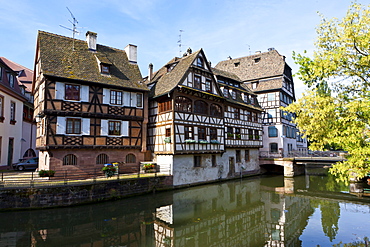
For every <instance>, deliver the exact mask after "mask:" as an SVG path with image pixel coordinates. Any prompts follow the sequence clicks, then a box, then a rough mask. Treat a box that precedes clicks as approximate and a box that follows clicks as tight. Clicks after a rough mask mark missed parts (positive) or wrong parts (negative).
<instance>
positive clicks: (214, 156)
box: [212, 154, 217, 167]
mask: <svg viewBox="0 0 370 247" xmlns="http://www.w3.org/2000/svg"><path fill="white" fill-rule="evenodd" d="M216 162H217V159H216V155H214V154H212V167H216V166H217V163H216Z"/></svg>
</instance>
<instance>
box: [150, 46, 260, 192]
mask: <svg viewBox="0 0 370 247" xmlns="http://www.w3.org/2000/svg"><path fill="white" fill-rule="evenodd" d="M151 66H152V65H150V69H149V70H150V71H149V76H148V78H147V84H148V87H149V88H150V89H151V92H150V97H149V123H148V133H149V134H148V149H149V150H151V151H152V152H153V154H154V160H155V161H156V163H157V164H158V165H159V167H160V169H161V171H162V172H163V171H169V173H170V174H172V175H173V183H174V185H175V186H179V185H185V184H194V183H202V182H207V181H208V182H209V181H214V180H217V179H226V178H232V177H235V176H239V175H240V172H242V167H243V168H245V169H246V170H247V167H250V164H251V162H250V157H251V156H253V157H254V158H253V159H252V160H253V161H252V162H253V163H254V164H253V168H250V169H249V171H252V170H253V171H254V172H257V173H258V172H259V166H258V155H256V150H257V149H258V147H260V146H261V140H260V134H261V133H260V132H261V123H258V116H260V113H261V109H260V108H259V107H258V105H253V104H250V99H251V98H252V99H255V100H256V102H257V99H256V98H255V96H256V95H255V94H253V93H252V92H251V91H250V90H247V89H246V88H244V87H242V86H240V87H238V86H235V87H234V88H235V90H236V91H237V94H238V95H242V94H243V97H244V95H245V97H246V98H248V97H250V99H249V101H248V103H245V102H243V101H241V100H239V98H240V96H239V98H238V99H230V100H228V99H227V98H225V97H224V94H223V92H222V91H221V90H220V86H219V83H218V82H217V80H216V77H215V74H214V73H213V72H212V68H211V67H210V64H209V63H208V62H207V58H206V56H205V54H204V52H203V50H202V49H201V50H198V51H197V52H194V53H192V52H191V50H190V49H189V50H188V52H187V53H186V54H184V56H183V57H182V58H177V57H176V58H174V59H172V60H171V61H169V62H168V63H167V64H166V65H165V66H163V67H162V68H161V69H160V70H158V71H157V72H155V73H153V72H152V67H151ZM223 78H227V77H223ZM230 81H233V82H234V81H235V80H232V79H230ZM238 83H239V84H240V81H239V82H238ZM220 85H221V84H220ZM221 86H222V87H223V89H226V88H229V86H226V85H221ZM234 108H237V109H239V110H240V111H241V112H242V114H244V113H245V114H247V112H250V113H251V114H255V115H253V116H255V118H254V119H255V123H252V121H250V119H247V118H244V115H243V119H239V120H234V119H233V118H234V115H232V114H234V112H233V113H230V112H229V110H230V111H231V109H234ZM246 109H248V110H246ZM244 110H245V111H244ZM257 115H258V116H257ZM247 122H248V123H247ZM229 128H232V129H233V133H234V131H235V132H236V133H238V134H237V135H235V138H228V137H227V136H228V135H227V131H228V129H229ZM249 129H251V130H252V131H254V132H253V139H248V140H245V139H244V138H245V137H247V135H248V134H247V133H249V132H248V131H249ZM238 131H239V132H238ZM255 135H258V140H257V139H255ZM242 137H243V140H242ZM249 148H251V150H253V151H252V152H249V151H250V149H249ZM242 150H243V154H241V152H242ZM247 156H248V157H247ZM241 157H243V161H242V160H241ZM256 159H257V160H256Z"/></svg>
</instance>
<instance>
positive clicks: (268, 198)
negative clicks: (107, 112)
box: [0, 176, 314, 247]
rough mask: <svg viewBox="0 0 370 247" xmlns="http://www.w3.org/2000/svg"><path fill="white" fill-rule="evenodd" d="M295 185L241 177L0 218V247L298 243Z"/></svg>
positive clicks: (303, 210)
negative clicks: (98, 202)
mask: <svg viewBox="0 0 370 247" xmlns="http://www.w3.org/2000/svg"><path fill="white" fill-rule="evenodd" d="M303 180H304V178H303ZM295 181H296V180H289V179H288V180H287V179H286V180H285V181H284V179H283V178H282V177H280V176H278V177H273V178H271V177H270V178H262V179H261V178H255V179H247V180H246V179H244V180H241V181H231V182H227V183H220V184H212V185H206V186H198V187H192V188H187V189H184V190H177V191H172V192H163V193H157V194H156V195H147V196H141V197H136V198H129V199H124V200H120V201H115V202H107V203H101V204H96V205H86V206H78V207H71V208H64V209H48V210H38V211H26V212H8V213H1V214H0V219H1V221H2V222H9V223H7V224H2V225H0V234H1V235H0V246H93V247H99V246H127V247H134V246H137V247H139V246H150V247H154V246H155V247H173V246H175V247H181V246H184V247H185V246H186V247H188V246H194V247H197V246H199V247H203V246H300V245H301V244H300V240H299V237H300V235H301V234H302V231H303V229H304V228H305V227H306V225H307V222H308V218H309V216H310V215H311V214H312V213H313V212H314V208H313V207H312V205H311V203H310V199H307V198H306V197H303V196H292V193H293V192H294V191H295V189H294V186H295V185H297V182H295ZM304 186H305V185H302V188H305V187H304Z"/></svg>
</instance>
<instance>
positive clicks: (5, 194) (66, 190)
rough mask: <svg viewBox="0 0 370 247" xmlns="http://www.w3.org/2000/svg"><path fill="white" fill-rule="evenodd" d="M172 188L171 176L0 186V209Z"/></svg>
mask: <svg viewBox="0 0 370 247" xmlns="http://www.w3.org/2000/svg"><path fill="white" fill-rule="evenodd" d="M170 189H173V179H172V176H158V177H150V178H134V179H124V180H108V181H104V182H96V183H93V184H87V185H86V184H85V185H64V186H55V187H36V188H17V189H6V188H1V189H0V211H7V210H23V209H42V208H52V207H65V206H72V205H79V204H88V203H95V202H100V201H108V200H115V199H120V198H124V197H129V196H134V195H140V194H147V193H153V192H155V191H161V190H170Z"/></svg>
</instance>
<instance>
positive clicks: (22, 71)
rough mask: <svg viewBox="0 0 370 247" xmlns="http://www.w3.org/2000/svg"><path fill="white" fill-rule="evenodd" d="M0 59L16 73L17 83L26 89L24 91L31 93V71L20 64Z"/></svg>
mask: <svg viewBox="0 0 370 247" xmlns="http://www.w3.org/2000/svg"><path fill="white" fill-rule="evenodd" d="M0 59H1V60H2V61H3V62H4V63H5V64H6V65H7V66H8V67H9V68H10V69H11V70H13V71H14V72H17V73H18V76H17V78H18V82H19V83H20V85H23V86H25V87H26V90H27V91H28V92H31V91H32V84H31V83H32V78H33V71H32V70H30V69H29V68H26V67H24V66H22V65H20V64H17V63H15V62H13V61H10V60H9V59H7V58H5V57H0Z"/></svg>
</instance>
